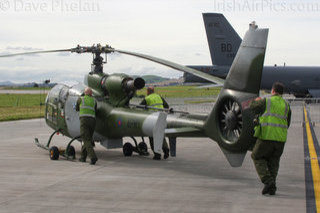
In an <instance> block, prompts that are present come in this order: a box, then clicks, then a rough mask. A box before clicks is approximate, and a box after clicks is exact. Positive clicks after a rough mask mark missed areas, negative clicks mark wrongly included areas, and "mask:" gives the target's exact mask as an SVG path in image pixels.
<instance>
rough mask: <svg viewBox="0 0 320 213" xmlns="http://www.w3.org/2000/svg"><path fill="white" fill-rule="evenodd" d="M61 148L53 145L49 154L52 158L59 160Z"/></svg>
mask: <svg viewBox="0 0 320 213" xmlns="http://www.w3.org/2000/svg"><path fill="white" fill-rule="evenodd" d="M59 154H60V152H59V149H58V147H56V146H53V147H51V148H50V149H49V156H50V159H51V160H58V159H59Z"/></svg>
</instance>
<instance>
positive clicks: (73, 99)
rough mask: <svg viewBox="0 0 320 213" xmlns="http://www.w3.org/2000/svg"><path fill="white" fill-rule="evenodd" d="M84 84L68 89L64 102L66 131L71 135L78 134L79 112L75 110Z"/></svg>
mask: <svg viewBox="0 0 320 213" xmlns="http://www.w3.org/2000/svg"><path fill="white" fill-rule="evenodd" d="M84 88H85V86H84V85H83V84H77V85H75V86H73V87H72V88H70V89H69V93H68V97H67V99H66V102H65V118H66V124H67V127H68V132H69V135H70V136H71V137H77V136H79V135H80V120H79V112H77V111H76V104H77V100H78V98H79V97H80V95H81V94H82V93H83V91H84Z"/></svg>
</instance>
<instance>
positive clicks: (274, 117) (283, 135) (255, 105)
mask: <svg viewBox="0 0 320 213" xmlns="http://www.w3.org/2000/svg"><path fill="white" fill-rule="evenodd" d="M283 90H284V86H283V84H281V83H279V82H275V83H274V84H273V86H272V90H271V94H272V96H271V97H269V98H264V99H262V98H260V97H258V98H257V99H256V100H255V101H253V102H252V103H251V105H250V109H252V110H253V111H254V113H255V114H257V115H259V118H258V121H257V122H256V124H257V125H256V127H255V129H254V130H255V132H254V136H255V137H257V141H256V144H255V146H254V147H253V150H252V154H251V158H252V160H253V162H254V165H255V168H256V171H257V173H258V175H259V177H260V180H261V182H262V183H263V184H264V188H263V190H262V194H270V195H275V193H276V190H277V187H276V178H277V175H278V170H279V162H280V157H281V155H282V153H283V149H284V145H285V142H286V140H287V130H288V128H289V126H290V121H291V109H290V106H289V104H288V103H287V102H286V101H285V100H284V99H283V98H282V94H283Z"/></svg>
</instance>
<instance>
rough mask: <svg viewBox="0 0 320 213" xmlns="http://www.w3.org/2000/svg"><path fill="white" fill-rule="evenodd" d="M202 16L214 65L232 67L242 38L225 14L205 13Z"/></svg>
mask: <svg viewBox="0 0 320 213" xmlns="http://www.w3.org/2000/svg"><path fill="white" fill-rule="evenodd" d="M202 16H203V21H204V26H205V28H206V33H207V40H208V45H209V50H210V55H211V61H212V64H213V65H220V66H230V65H231V64H232V62H233V59H234V57H235V56H236V54H237V51H238V48H239V46H240V43H241V38H240V36H239V35H238V33H237V32H236V31H235V30H234V29H233V27H232V26H231V24H230V23H229V22H228V20H227V19H226V18H225V17H224V15H223V14H220V13H203V14H202Z"/></svg>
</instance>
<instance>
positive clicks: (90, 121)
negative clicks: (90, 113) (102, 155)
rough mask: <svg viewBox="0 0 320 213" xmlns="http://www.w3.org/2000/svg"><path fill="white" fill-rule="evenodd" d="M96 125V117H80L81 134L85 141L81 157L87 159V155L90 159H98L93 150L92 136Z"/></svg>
mask: <svg viewBox="0 0 320 213" xmlns="http://www.w3.org/2000/svg"><path fill="white" fill-rule="evenodd" d="M95 126H96V119H95V118H91V117H80V134H81V139H82V142H83V145H82V148H81V158H82V159H83V160H86V158H87V155H88V156H89V158H90V159H97V156H96V153H95V152H94V150H93V143H94V142H93V140H92V136H93V133H94V129H95Z"/></svg>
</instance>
